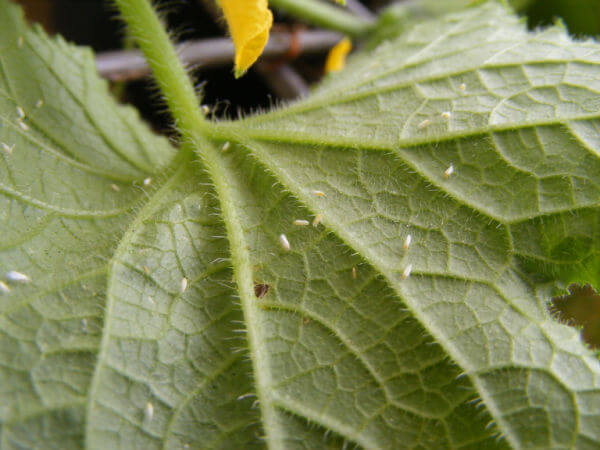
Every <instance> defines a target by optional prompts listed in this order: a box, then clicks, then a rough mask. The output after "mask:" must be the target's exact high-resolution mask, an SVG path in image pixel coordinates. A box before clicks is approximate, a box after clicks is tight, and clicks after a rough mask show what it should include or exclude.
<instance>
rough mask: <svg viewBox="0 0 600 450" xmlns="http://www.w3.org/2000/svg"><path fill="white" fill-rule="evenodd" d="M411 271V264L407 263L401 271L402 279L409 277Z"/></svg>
mask: <svg viewBox="0 0 600 450" xmlns="http://www.w3.org/2000/svg"><path fill="white" fill-rule="evenodd" d="M411 272H412V264H409V265H408V266H406V267H405V269H404V272H402V279H403V280H406V279H407V278H408V277H410V273H411Z"/></svg>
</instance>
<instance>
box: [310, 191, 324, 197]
mask: <svg viewBox="0 0 600 450" xmlns="http://www.w3.org/2000/svg"><path fill="white" fill-rule="evenodd" d="M312 195H315V196H317V197H327V195H326V194H325V192H323V191H312Z"/></svg>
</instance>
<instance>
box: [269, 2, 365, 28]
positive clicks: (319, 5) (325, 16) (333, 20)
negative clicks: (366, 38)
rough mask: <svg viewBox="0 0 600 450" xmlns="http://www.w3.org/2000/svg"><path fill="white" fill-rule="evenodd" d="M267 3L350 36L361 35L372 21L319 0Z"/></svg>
mask: <svg viewBox="0 0 600 450" xmlns="http://www.w3.org/2000/svg"><path fill="white" fill-rule="evenodd" d="M269 5H271V6H273V7H275V8H278V9H281V10H283V11H286V12H288V13H289V14H291V15H293V16H295V17H298V18H300V19H304V20H306V21H307V22H309V23H311V24H313V25H318V26H321V27H325V28H329V29H332V30H337V31H341V32H343V33H344V34H347V35H350V36H362V35H364V34H366V33H367V32H369V31H370V30H371V29H372V28H373V23H372V22H370V21H368V20H365V19H363V18H361V17H357V16H355V15H353V14H350V13H347V12H346V11H344V10H342V9H340V8H337V7H335V6H333V5H329V4H327V3H323V2H321V1H319V0H269Z"/></svg>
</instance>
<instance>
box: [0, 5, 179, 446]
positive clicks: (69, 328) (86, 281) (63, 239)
mask: <svg viewBox="0 0 600 450" xmlns="http://www.w3.org/2000/svg"><path fill="white" fill-rule="evenodd" d="M0 30H1V32H0V143H3V144H5V145H3V146H2V147H1V148H0V230H1V231H0V277H1V279H2V280H3V281H4V282H6V283H7V285H8V287H9V288H10V292H9V293H7V294H5V295H0V424H1V425H0V429H1V439H2V440H1V446H2V448H16V447H20V448H30V447H35V446H40V445H43V446H44V447H46V448H50V447H56V448H63V449H64V448H79V447H80V446H81V445H82V439H83V433H84V428H83V427H84V423H85V420H86V416H85V408H86V404H87V392H88V386H89V383H90V381H91V377H92V374H93V373H94V364H95V359H96V351H97V349H98V346H99V343H100V338H101V335H102V320H103V306H104V300H105V285H106V276H107V272H108V263H109V261H110V259H111V257H112V253H113V251H114V248H115V245H116V243H117V242H118V240H119V239H120V237H121V236H122V234H123V231H124V230H125V229H126V226H127V224H128V223H129V221H130V220H131V216H132V212H133V211H134V210H135V209H136V208H137V205H138V204H139V203H140V202H142V201H144V200H145V198H146V193H145V192H144V190H143V189H142V188H141V186H142V180H143V179H145V178H146V177H147V176H148V175H149V174H150V173H151V172H152V171H155V170H157V169H160V168H162V166H164V165H165V164H166V163H167V162H168V160H169V159H170V158H171V156H172V154H173V150H172V148H171V147H170V145H169V144H168V143H167V141H166V140H165V139H163V138H158V137H156V136H154V135H152V133H150V132H149V130H148V129H147V128H146V127H145V126H143V125H142V124H141V123H140V121H139V119H138V117H137V113H135V112H134V111H133V110H132V109H129V108H123V107H120V106H117V105H116V104H115V102H114V101H112V100H111V99H110V97H109V95H108V92H107V89H106V85H105V83H104V82H103V81H101V80H100V79H99V78H98V77H97V75H96V72H95V65H94V60H93V58H92V55H91V52H89V51H86V50H80V49H77V48H74V47H72V46H69V45H67V44H66V43H65V42H63V41H62V40H60V39H57V40H49V39H48V38H47V37H46V36H45V35H44V34H43V33H42V32H41V31H40V30H39V29H37V28H36V29H34V30H31V29H27V28H26V27H25V25H24V23H23V19H22V17H21V13H20V11H19V10H18V9H17V8H15V7H14V6H11V5H7V3H6V2H4V1H3V2H1V3H0ZM17 108H20V109H21V110H22V111H23V113H24V114H25V117H24V118H23V119H21V120H19V117H20V115H21V113H20V110H18V109H17ZM117 189H118V191H117ZM9 271H18V272H21V273H23V274H25V275H26V276H28V277H29V278H30V280H31V281H30V282H29V283H9V282H8V280H7V276H8V275H7V274H8V272H9Z"/></svg>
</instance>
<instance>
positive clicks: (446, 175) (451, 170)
mask: <svg viewBox="0 0 600 450" xmlns="http://www.w3.org/2000/svg"><path fill="white" fill-rule="evenodd" d="M453 173H454V166H453V165H452V164H450V167H448V168H447V169H446V170H444V178H449V177H450V175H452V174H453Z"/></svg>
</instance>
